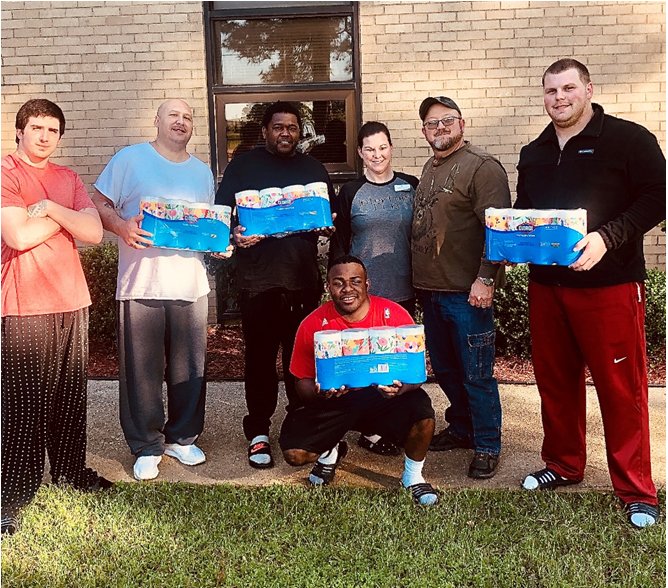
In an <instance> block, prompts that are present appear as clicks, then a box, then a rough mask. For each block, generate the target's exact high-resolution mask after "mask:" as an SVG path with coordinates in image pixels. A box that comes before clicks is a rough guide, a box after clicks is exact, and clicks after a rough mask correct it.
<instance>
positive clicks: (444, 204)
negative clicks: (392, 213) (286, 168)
mask: <svg viewBox="0 0 668 588" xmlns="http://www.w3.org/2000/svg"><path fill="white" fill-rule="evenodd" d="M419 114H420V119H421V120H422V134H423V135H424V137H425V139H426V140H427V143H429V145H430V146H431V148H432V151H433V156H432V157H430V158H429V160H428V161H427V162H426V163H425V165H424V168H423V169H422V176H421V178H420V184H419V185H418V188H417V192H416V195H415V208H414V212H413V233H412V256H413V285H414V286H415V288H416V289H417V294H418V299H419V300H420V302H421V305H422V308H423V310H424V326H425V333H426V337H427V349H428V350H429V355H430V357H431V362H432V368H433V370H434V375H435V376H436V380H437V381H438V384H439V386H440V387H441V388H442V389H443V392H444V393H445V395H446V396H447V397H448V400H449V401H450V406H449V407H448V409H447V410H446V411H445V420H446V421H447V423H448V427H447V428H445V429H443V430H442V431H441V432H440V433H438V434H437V435H435V436H434V438H433V440H432V443H431V445H430V447H429V448H430V449H431V450H432V451H448V450H451V449H458V448H466V449H474V455H473V460H472V461H471V465H470V467H469V471H468V475H469V476H470V477H471V478H483V479H484V478H491V477H492V476H493V475H494V474H495V471H496V467H497V465H498V462H499V454H500V452H501V402H500V399H499V389H498V386H497V383H496V379H495V378H494V376H493V371H494V338H495V330H494V311H493V307H492V302H493V296H494V288H495V285H498V284H499V283H500V282H501V281H502V280H503V268H502V267H500V266H499V265H495V264H493V263H491V262H489V261H487V260H485V259H484V256H485V252H484V245H485V209H486V208H488V207H497V208H507V207H509V206H510V190H509V188H508V176H507V175H506V172H505V170H504V169H503V166H502V165H501V163H500V162H499V161H498V160H497V159H496V158H495V157H493V156H492V155H490V154H489V153H486V152H485V151H483V150H482V149H479V148H477V147H474V146H473V145H471V143H470V142H469V141H466V140H464V128H465V126H466V125H465V121H464V119H463V118H462V113H461V110H460V108H459V106H457V104H456V102H455V101H454V100H453V99H452V98H448V97H446V96H436V97H431V96H430V97H428V98H425V100H423V101H422V104H421V105H420V109H419Z"/></svg>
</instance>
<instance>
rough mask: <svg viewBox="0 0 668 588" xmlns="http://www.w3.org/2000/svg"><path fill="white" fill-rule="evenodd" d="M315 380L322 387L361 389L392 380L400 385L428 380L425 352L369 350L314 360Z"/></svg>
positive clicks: (384, 384)
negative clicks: (362, 353)
mask: <svg viewBox="0 0 668 588" xmlns="http://www.w3.org/2000/svg"><path fill="white" fill-rule="evenodd" d="M315 368H316V381H317V382H318V384H320V388H321V389H322V390H329V389H331V388H340V387H341V386H346V387H348V388H364V387H366V386H372V385H374V384H375V385H381V386H389V385H390V384H392V382H393V381H394V380H398V381H400V382H401V383H402V384H422V383H423V382H426V381H427V368H426V363H425V354H424V351H422V352H419V353H371V354H369V355H345V356H342V357H330V358H327V359H316V360H315Z"/></svg>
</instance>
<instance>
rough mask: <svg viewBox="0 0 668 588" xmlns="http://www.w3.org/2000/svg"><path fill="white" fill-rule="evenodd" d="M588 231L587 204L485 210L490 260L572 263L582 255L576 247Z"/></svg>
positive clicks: (488, 256) (550, 263)
mask: <svg viewBox="0 0 668 588" xmlns="http://www.w3.org/2000/svg"><path fill="white" fill-rule="evenodd" d="M586 234H587V211H586V210H584V209H583V208H578V209H576V210H563V209H547V210H532V209H531V210H529V209H525V210H522V209H513V208H488V209H487V210H486V211H485V252H486V256H487V259H489V260H490V261H508V262H511V263H533V264H536V265H564V266H568V265H571V264H572V263H573V262H574V261H575V260H577V258H578V257H580V255H581V252H579V251H578V252H575V251H573V247H574V246H575V244H576V243H577V242H578V241H580V240H581V239H582V238H583V237H584V236H585V235H586Z"/></svg>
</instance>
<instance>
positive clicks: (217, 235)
mask: <svg viewBox="0 0 668 588" xmlns="http://www.w3.org/2000/svg"><path fill="white" fill-rule="evenodd" d="M139 209H140V211H141V212H142V214H143V216H144V218H143V220H142V223H141V228H142V229H144V230H145V231H148V232H149V233H151V234H152V237H151V240H152V241H153V246H154V247H160V248H162V249H185V250H189V251H212V252H224V251H225V250H226V249H227V247H228V245H229V244H230V213H231V209H230V207H229V206H221V205H211V204H208V203H206V202H187V201H185V200H176V199H173V200H172V199H166V198H145V199H142V200H141V202H140V203H139Z"/></svg>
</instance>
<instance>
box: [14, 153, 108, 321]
mask: <svg viewBox="0 0 668 588" xmlns="http://www.w3.org/2000/svg"><path fill="white" fill-rule="evenodd" d="M44 199H49V200H52V201H53V202H57V203H58V204H61V205H62V206H66V207H67V208H71V209H72V210H77V211H78V210H83V209H84V208H94V207H95V205H94V204H93V202H92V200H91V199H90V197H89V196H88V193H87V192H86V188H85V186H84V185H83V182H82V181H81V179H80V178H79V176H78V175H77V174H76V173H75V172H73V171H72V170H71V169H68V168H66V167H63V166H60V165H55V164H53V163H48V164H47V166H46V167H45V168H43V169H41V168H36V167H33V166H30V165H28V164H26V163H24V162H23V161H21V160H20V159H19V158H18V157H16V156H15V155H8V156H6V157H3V158H2V208H5V207H9V206H17V207H20V208H27V207H28V206H30V205H31V204H35V203H36V202H38V201H39V200H44ZM89 305H90V294H89V293H88V286H87V284H86V278H85V276H84V273H83V269H82V268H81V261H80V259H79V253H78V251H77V248H76V244H75V242H74V238H73V237H72V235H70V233H68V232H67V231H65V230H64V229H61V230H60V231H59V232H58V233H56V234H55V235H53V236H52V237H50V238H49V239H47V240H46V241H44V242H43V243H41V244H39V245H37V246H35V247H33V248H32V249H28V250H26V251H16V250H15V249H12V248H11V247H9V246H8V245H7V244H6V243H5V242H4V240H3V241H2V316H33V315H39V314H53V313H59V312H71V311H74V310H79V309H80V308H84V307H86V306H89Z"/></svg>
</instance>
